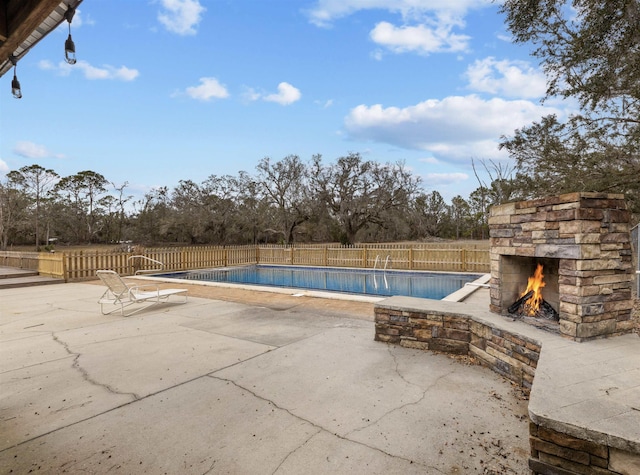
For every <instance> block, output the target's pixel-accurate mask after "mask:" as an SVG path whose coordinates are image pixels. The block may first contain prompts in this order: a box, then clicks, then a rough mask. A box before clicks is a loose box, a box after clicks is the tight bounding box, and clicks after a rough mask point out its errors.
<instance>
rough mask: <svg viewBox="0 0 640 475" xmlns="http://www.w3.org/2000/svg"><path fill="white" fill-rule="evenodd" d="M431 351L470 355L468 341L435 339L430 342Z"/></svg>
mask: <svg viewBox="0 0 640 475" xmlns="http://www.w3.org/2000/svg"><path fill="white" fill-rule="evenodd" d="M429 349H430V350H432V351H441V352H443V353H451V354H454V355H466V354H468V353H469V343H467V342H466V341H458V340H447V339H445V338H434V339H432V340H431V341H430V342H429Z"/></svg>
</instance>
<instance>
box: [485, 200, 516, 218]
mask: <svg viewBox="0 0 640 475" xmlns="http://www.w3.org/2000/svg"><path fill="white" fill-rule="evenodd" d="M489 212H490V215H491V216H505V215H506V216H511V215H512V214H515V212H516V203H505V204H502V205H497V206H492V207H491V209H490V211H489Z"/></svg>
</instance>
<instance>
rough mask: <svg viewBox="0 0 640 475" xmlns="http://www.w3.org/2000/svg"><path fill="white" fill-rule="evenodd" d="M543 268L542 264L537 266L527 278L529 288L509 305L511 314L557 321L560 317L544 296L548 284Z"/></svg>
mask: <svg viewBox="0 0 640 475" xmlns="http://www.w3.org/2000/svg"><path fill="white" fill-rule="evenodd" d="M543 268H544V267H543V265H542V264H538V265H537V266H536V271H535V272H534V273H533V275H532V276H531V277H529V278H528V280H527V288H526V289H525V290H524V292H522V294H521V295H520V298H519V299H518V300H516V301H515V302H514V303H513V304H511V305H510V306H509V308H508V312H509V313H510V314H512V315H520V316H528V317H536V318H546V319H549V320H555V321H558V320H559V319H560V315H559V314H558V312H556V310H555V309H554V308H553V307H552V306H551V304H550V303H549V302H547V301H546V300H545V299H544V298H543V297H542V289H543V288H544V287H545V285H546V283H545V281H544V274H543V273H542V270H543Z"/></svg>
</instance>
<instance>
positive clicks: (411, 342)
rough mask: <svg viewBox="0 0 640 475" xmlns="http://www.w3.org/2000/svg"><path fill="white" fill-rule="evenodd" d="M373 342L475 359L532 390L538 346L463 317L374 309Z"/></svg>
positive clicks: (530, 340)
mask: <svg viewBox="0 0 640 475" xmlns="http://www.w3.org/2000/svg"><path fill="white" fill-rule="evenodd" d="M374 312H375V327H376V334H375V339H376V340H377V341H383V342H387V343H396V344H399V345H400V346H404V347H406V348H416V349H419V350H432V351H440V352H443V353H451V354H456V355H468V356H473V357H475V358H476V359H477V360H478V361H479V362H480V363H481V364H483V365H485V366H488V367H489V368H491V369H492V370H493V371H495V372H496V373H499V374H501V375H503V376H504V377H506V378H507V379H509V380H511V381H513V382H514V383H516V384H518V385H519V386H520V387H521V388H522V389H523V390H524V391H525V392H527V393H528V392H529V391H530V390H531V385H532V383H533V376H534V374H535V369H536V366H537V362H538V358H539V356H540V345H539V344H538V343H537V342H536V341H534V340H532V339H529V338H526V337H524V336H521V335H516V334H514V333H510V332H507V331H504V330H500V329H497V328H493V327H491V326H489V325H486V324H484V323H481V322H477V321H475V320H473V319H471V318H469V317H468V316H466V315H456V314H446V313H440V312H436V311H433V312H431V311H429V312H418V311H412V310H409V311H405V310H394V309H389V308H384V307H377V306H376V307H375V308H374Z"/></svg>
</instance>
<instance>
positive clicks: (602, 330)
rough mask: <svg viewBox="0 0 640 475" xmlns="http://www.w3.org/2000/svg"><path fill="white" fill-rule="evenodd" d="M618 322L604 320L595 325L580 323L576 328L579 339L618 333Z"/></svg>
mask: <svg viewBox="0 0 640 475" xmlns="http://www.w3.org/2000/svg"><path fill="white" fill-rule="evenodd" d="M616 323H617V322H616V321H615V320H614V319H610V320H602V321H600V322H593V323H578V324H577V327H576V337H577V338H595V337H600V336H605V335H610V334H612V333H615V331H616Z"/></svg>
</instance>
